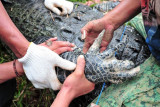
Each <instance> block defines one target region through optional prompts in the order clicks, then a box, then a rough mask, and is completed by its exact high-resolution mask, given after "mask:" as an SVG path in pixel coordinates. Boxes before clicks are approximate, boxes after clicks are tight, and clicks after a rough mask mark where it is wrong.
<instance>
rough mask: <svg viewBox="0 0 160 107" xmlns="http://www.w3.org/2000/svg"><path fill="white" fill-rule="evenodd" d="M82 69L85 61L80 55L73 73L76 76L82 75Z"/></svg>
mask: <svg viewBox="0 0 160 107" xmlns="http://www.w3.org/2000/svg"><path fill="white" fill-rule="evenodd" d="M84 68H85V59H84V56H83V55H80V56H79V57H78V59H77V66H76V70H75V73H76V74H78V75H83V74H84Z"/></svg>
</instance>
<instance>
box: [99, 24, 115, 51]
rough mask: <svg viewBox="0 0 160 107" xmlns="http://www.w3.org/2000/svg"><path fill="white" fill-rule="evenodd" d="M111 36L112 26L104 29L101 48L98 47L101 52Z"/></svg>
mask: <svg viewBox="0 0 160 107" xmlns="http://www.w3.org/2000/svg"><path fill="white" fill-rule="evenodd" d="M112 38H113V28H111V27H110V28H108V29H106V30H105V32H104V35H103V38H102V43H101V47H102V48H101V49H100V52H103V51H104V50H105V49H106V48H107V46H108V44H109V43H110V41H111V40H112Z"/></svg>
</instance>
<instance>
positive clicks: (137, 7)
mask: <svg viewBox="0 0 160 107" xmlns="http://www.w3.org/2000/svg"><path fill="white" fill-rule="evenodd" d="M140 12H141V0H123V1H122V2H121V3H120V4H119V5H118V6H116V7H115V8H114V9H113V10H112V11H110V12H108V13H107V14H106V15H105V16H104V17H103V20H107V21H111V23H112V24H113V25H114V27H115V29H117V28H118V27H119V26H121V25H123V24H124V23H125V22H126V21H128V20H130V19H131V18H133V17H134V16H135V15H137V14H138V13H140Z"/></svg>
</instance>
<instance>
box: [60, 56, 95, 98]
mask: <svg viewBox="0 0 160 107" xmlns="http://www.w3.org/2000/svg"><path fill="white" fill-rule="evenodd" d="M84 68H85V60H84V56H83V55H80V56H79V57H78V59H77V67H76V70H75V71H74V72H73V73H72V74H70V75H69V76H68V77H67V78H66V80H65V81H64V83H63V86H62V90H67V89H69V90H70V91H69V92H71V94H70V95H72V97H73V98H76V97H78V96H81V95H84V94H87V93H89V92H91V91H92V90H93V89H94V87H95V84H94V83H92V82H90V81H88V80H87V79H86V77H85V74H84Z"/></svg>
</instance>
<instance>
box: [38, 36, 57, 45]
mask: <svg viewBox="0 0 160 107" xmlns="http://www.w3.org/2000/svg"><path fill="white" fill-rule="evenodd" d="M56 40H57V37H54V38H50V39H48V40H47V41H56ZM45 44H46V43H45V42H43V43H41V44H39V45H42V46H44V45H45Z"/></svg>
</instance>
